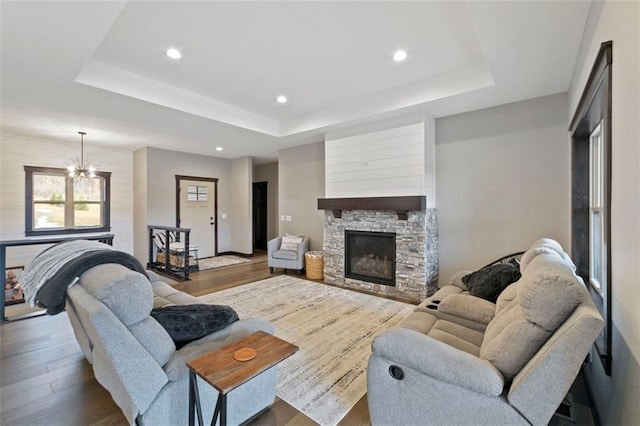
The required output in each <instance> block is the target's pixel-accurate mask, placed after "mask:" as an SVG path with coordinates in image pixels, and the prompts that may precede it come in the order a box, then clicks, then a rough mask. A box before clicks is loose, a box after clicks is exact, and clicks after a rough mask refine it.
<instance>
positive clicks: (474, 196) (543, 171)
mask: <svg viewBox="0 0 640 426" xmlns="http://www.w3.org/2000/svg"><path fill="white" fill-rule="evenodd" d="M567 123H568V121H567V96H566V94H560V95H554V96H548V97H543V98H538V99H533V100H529V101H524V102H518V103H514V104H509V105H503V106H499V107H495V108H488V109H483V110H479V111H474V112H470V113H465V114H459V115H454V116H450V117H445V118H440V119H437V120H436V182H437V184H436V187H437V191H436V192H437V205H438V222H439V241H440V285H442V284H443V283H445V282H448V280H449V278H450V277H451V275H452V274H453V273H454V272H456V271H458V270H463V269H476V268H478V267H481V266H483V265H484V264H486V263H488V262H490V261H492V260H494V259H496V258H499V257H501V256H504V255H507V254H510V253H513V252H516V251H520V250H525V249H527V248H528V247H529V246H530V245H531V243H533V241H535V240H536V239H538V238H540V237H550V238H554V239H556V240H558V241H559V242H560V244H562V245H563V246H564V247H568V244H569V216H568V211H569V179H570V173H569V139H568V135H567V126H568V124H567Z"/></svg>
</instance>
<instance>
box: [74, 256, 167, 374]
mask: <svg viewBox="0 0 640 426" xmlns="http://www.w3.org/2000/svg"><path fill="white" fill-rule="evenodd" d="M80 284H81V285H82V286H83V287H84V289H85V290H86V291H87V292H88V293H89V294H90V295H92V296H93V297H95V298H96V299H97V300H98V301H100V302H102V303H103V304H104V305H105V306H106V307H107V308H108V309H109V310H110V311H111V312H112V313H113V314H114V315H115V316H116V317H117V318H118V319H119V320H120V321H121V322H122V323H123V324H124V325H125V327H127V329H128V330H129V332H131V334H133V335H134V337H135V338H136V339H137V340H138V341H139V342H140V344H141V345H142V346H143V347H144V348H145V349H146V350H147V351H148V352H149V354H151V356H153V358H154V359H155V360H156V361H157V362H158V364H159V365H160V366H164V365H165V364H166V363H167V362H168V361H169V359H170V358H171V356H172V355H173V354H174V352H175V351H176V346H175V343H174V342H173V340H172V339H171V337H170V336H169V334H168V333H167V331H166V330H165V329H164V328H163V327H162V326H161V325H160V324H159V323H158V322H157V321H156V320H155V319H153V318H152V317H151V316H150V314H151V310H152V309H153V289H152V287H151V283H150V282H149V280H148V279H147V277H145V276H144V275H142V274H140V273H138V272H135V271H132V270H130V269H128V268H125V267H124V266H122V265H117V264H105V265H98V266H96V267H94V268H91V269H89V270H88V271H86V272H85V273H84V274H82V276H81V277H80Z"/></svg>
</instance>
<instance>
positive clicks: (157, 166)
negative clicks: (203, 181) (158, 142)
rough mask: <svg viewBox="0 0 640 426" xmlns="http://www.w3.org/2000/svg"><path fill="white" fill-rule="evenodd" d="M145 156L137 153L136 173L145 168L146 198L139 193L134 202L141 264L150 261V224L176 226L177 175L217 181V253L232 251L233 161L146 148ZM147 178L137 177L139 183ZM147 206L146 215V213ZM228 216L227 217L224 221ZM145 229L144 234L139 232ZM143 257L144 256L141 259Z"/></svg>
mask: <svg viewBox="0 0 640 426" xmlns="http://www.w3.org/2000/svg"><path fill="white" fill-rule="evenodd" d="M144 150H145V151H146V161H144V158H143V154H142V153H141V152H139V151H138V152H136V153H135V155H134V157H135V158H136V162H135V167H136V171H135V173H136V174H138V172H140V173H144V170H143V167H144V166H145V165H146V198H145V197H144V190H142V189H141V190H136V191H138V194H140V198H138V197H136V198H135V200H134V217H135V220H136V221H137V222H138V223H136V225H135V226H136V228H135V229H136V230H135V233H134V235H135V238H136V241H135V247H136V250H135V255H136V257H138V258H139V260H140V261H143V262H145V263H146V262H147V260H148V259H147V257H148V256H147V254H146V253H147V252H146V250H147V247H148V241H147V234H146V226H147V225H161V226H175V224H176V196H175V191H176V189H175V188H176V181H175V175H184V176H196V177H208V178H218V179H219V181H218V220H217V222H218V251H229V250H232V248H231V224H230V217H231V216H230V211H231V205H230V201H229V190H230V184H231V183H230V171H229V170H230V161H229V160H225V159H222V158H215V157H208V156H203V155H195V154H186V153H183V152H177V151H168V150H164V149H157V148H145V149H144ZM143 181H144V177H143V176H139V175H137V177H136V182H143ZM145 203H146V213H145V212H144V209H145ZM223 213H227V214H228V218H227V219H222V214H223ZM140 229H143V230H144V231H143V232H144V235H142V233H141V232H140ZM140 256H142V257H140Z"/></svg>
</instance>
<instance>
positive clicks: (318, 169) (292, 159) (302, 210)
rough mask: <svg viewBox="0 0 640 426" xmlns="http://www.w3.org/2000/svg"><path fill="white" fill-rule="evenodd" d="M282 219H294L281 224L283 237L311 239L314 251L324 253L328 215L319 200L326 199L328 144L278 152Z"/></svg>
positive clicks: (279, 209)
mask: <svg viewBox="0 0 640 426" xmlns="http://www.w3.org/2000/svg"><path fill="white" fill-rule="evenodd" d="M278 183H279V190H278V216H281V215H286V216H291V222H287V221H282V220H280V222H279V231H278V233H279V234H280V235H282V234H284V233H285V232H288V233H291V234H305V235H308V236H309V241H310V250H322V243H323V235H324V211H323V210H318V198H324V193H325V188H324V142H317V143H313V144H309V145H302V146H297V147H294V148H288V149H283V150H280V151H279V152H278Z"/></svg>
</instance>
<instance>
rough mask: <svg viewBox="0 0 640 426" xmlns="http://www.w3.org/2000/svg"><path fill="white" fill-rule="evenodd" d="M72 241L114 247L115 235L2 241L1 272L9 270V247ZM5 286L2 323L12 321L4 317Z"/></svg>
mask: <svg viewBox="0 0 640 426" xmlns="http://www.w3.org/2000/svg"><path fill="white" fill-rule="evenodd" d="M71 240H91V241H99V242H101V243H105V244H109V245H110V246H112V245H113V234H99V235H68V236H64V237H43V238H38V237H33V238H25V239H22V240H4V241H0V271H2V273H3V274H4V273H5V272H4V271H5V270H6V269H7V247H18V246H33V245H38V244H56V243H61V242H64V241H71ZM4 291H5V290H4V285H3V286H2V304H0V318H1V319H2V321H10V319H9V318H7V317H5V316H4Z"/></svg>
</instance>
